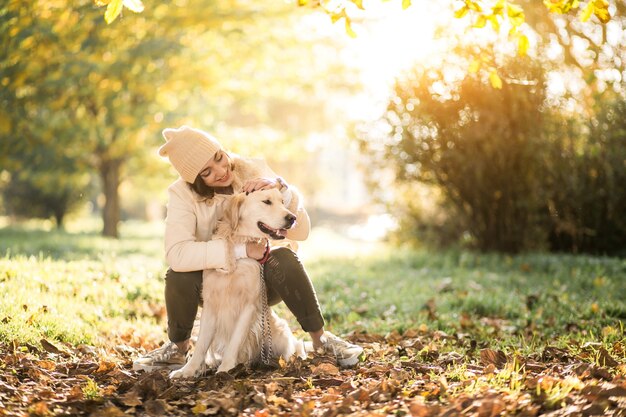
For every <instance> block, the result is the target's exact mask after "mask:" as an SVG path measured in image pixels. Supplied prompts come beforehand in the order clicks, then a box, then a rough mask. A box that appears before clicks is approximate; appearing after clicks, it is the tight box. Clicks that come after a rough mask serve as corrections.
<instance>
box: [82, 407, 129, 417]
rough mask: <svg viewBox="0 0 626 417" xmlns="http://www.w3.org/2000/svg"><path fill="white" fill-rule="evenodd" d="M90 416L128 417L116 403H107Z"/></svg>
mask: <svg viewBox="0 0 626 417" xmlns="http://www.w3.org/2000/svg"><path fill="white" fill-rule="evenodd" d="M89 417H126V414H125V413H124V412H123V411H122V410H120V409H119V408H117V407H116V406H114V405H111V404H109V405H107V406H105V407H104V408H101V409H98V410H96V411H94V412H93V413H91V414H90V415H89Z"/></svg>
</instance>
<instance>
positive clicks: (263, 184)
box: [241, 178, 280, 193]
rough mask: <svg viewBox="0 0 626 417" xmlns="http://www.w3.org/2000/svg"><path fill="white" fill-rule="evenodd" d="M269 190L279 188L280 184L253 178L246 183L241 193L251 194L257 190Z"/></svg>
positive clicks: (269, 179)
mask: <svg viewBox="0 0 626 417" xmlns="http://www.w3.org/2000/svg"><path fill="white" fill-rule="evenodd" d="M270 188H280V183H279V182H278V181H276V180H275V179H272V178H254V179H251V180H248V181H246V182H245V183H244V185H243V187H242V188H241V191H243V192H244V193H251V192H254V191H258V190H268V189H270Z"/></svg>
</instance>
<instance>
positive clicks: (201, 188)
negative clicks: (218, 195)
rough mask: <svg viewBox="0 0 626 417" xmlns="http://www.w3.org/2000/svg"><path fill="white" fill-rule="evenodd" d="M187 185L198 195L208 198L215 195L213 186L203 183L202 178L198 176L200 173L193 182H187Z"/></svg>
mask: <svg viewBox="0 0 626 417" xmlns="http://www.w3.org/2000/svg"><path fill="white" fill-rule="evenodd" d="M189 187H191V189H192V190H193V191H195V193H196V194H198V195H199V196H202V197H205V198H208V199H211V198H213V196H214V195H215V188H214V187H209V186H208V185H206V184H205V183H204V180H203V179H202V177H201V176H200V174H198V175H197V176H196V179H195V180H194V182H193V183H191V184H189Z"/></svg>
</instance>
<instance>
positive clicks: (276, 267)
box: [265, 247, 308, 289]
mask: <svg viewBox="0 0 626 417" xmlns="http://www.w3.org/2000/svg"><path fill="white" fill-rule="evenodd" d="M267 266H268V267H269V269H266V274H265V276H266V280H267V281H268V284H269V285H270V287H276V288H277V289H278V288H279V287H280V286H284V285H289V283H295V282H300V281H302V280H305V281H308V277H307V275H306V272H305V271H304V268H303V266H302V264H301V263H300V259H298V255H296V253H295V252H293V251H292V250H291V249H288V248H282V247H281V248H277V249H274V250H272V252H271V255H270V259H269V260H268V265H267Z"/></svg>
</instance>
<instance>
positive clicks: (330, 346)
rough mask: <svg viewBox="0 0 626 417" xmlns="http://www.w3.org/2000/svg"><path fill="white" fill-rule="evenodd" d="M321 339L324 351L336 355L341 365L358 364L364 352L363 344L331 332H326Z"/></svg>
mask: <svg viewBox="0 0 626 417" xmlns="http://www.w3.org/2000/svg"><path fill="white" fill-rule="evenodd" d="M321 341H322V349H323V351H324V352H325V353H330V354H333V355H335V357H336V358H337V363H338V364H339V365H340V366H354V365H356V364H357V363H358V362H359V357H360V356H361V354H362V353H363V348H362V347H361V346H358V345H355V344H352V343H350V342H346V341H345V340H343V339H341V338H340V337H337V336H335V335H334V334H332V333H331V332H324V334H323V335H322V337H321Z"/></svg>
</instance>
